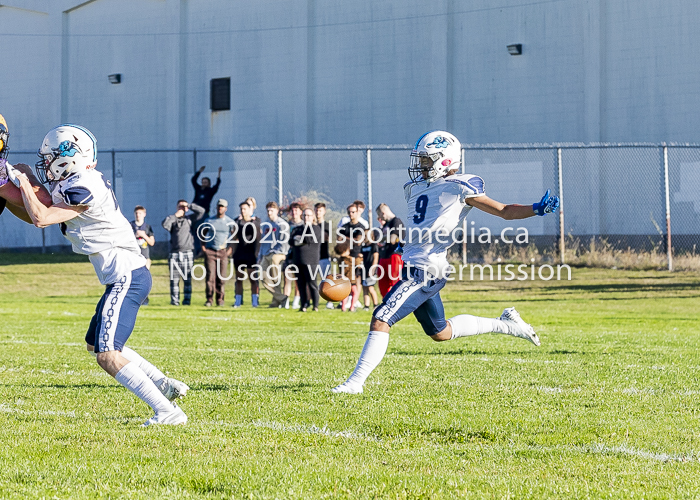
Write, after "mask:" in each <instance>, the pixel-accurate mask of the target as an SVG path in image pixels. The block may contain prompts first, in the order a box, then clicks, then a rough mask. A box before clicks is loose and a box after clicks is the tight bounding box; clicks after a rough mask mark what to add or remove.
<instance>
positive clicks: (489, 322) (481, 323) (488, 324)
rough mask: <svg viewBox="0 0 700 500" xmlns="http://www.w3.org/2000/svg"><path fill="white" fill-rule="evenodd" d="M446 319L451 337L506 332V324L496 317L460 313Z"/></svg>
mask: <svg viewBox="0 0 700 500" xmlns="http://www.w3.org/2000/svg"><path fill="white" fill-rule="evenodd" d="M447 321H449V322H450V324H451V325H452V339H456V338H457V337H468V336H470V335H481V334H482V333H508V326H507V325H506V324H505V323H504V322H503V321H501V320H500V319H498V318H496V319H492V318H480V317H479V316H472V315H471V314H460V315H459V316H455V317H454V318H450V319H448V320H447Z"/></svg>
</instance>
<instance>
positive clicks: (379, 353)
mask: <svg viewBox="0 0 700 500" xmlns="http://www.w3.org/2000/svg"><path fill="white" fill-rule="evenodd" d="M387 347H389V334H388V333H387V332H376V331H372V332H369V334H368V335H367V340H366V341H365V346H364V347H363V348H362V354H360V359H358V360H357V366H355V371H353V372H352V375H350V377H348V380H347V381H346V382H345V383H346V384H347V385H359V386H363V385H365V380H367V377H369V375H370V373H372V371H373V370H374V369H375V368H376V367H377V365H378V364H379V363H380V362H381V361H382V359H384V355H385V354H386V349H387Z"/></svg>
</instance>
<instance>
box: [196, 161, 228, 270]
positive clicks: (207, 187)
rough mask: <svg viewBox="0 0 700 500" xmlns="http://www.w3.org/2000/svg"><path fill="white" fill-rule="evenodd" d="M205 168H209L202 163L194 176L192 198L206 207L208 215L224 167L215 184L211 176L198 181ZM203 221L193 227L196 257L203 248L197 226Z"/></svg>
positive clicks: (207, 214) (206, 214)
mask: <svg viewBox="0 0 700 500" xmlns="http://www.w3.org/2000/svg"><path fill="white" fill-rule="evenodd" d="M205 168H207V167H206V165H202V166H201V167H200V169H199V170H197V172H196V173H195V174H194V175H193V176H192V187H193V188H194V199H193V200H192V204H195V203H196V204H197V205H199V206H200V207H202V208H204V211H205V216H207V217H208V216H209V214H210V213H211V202H212V200H213V199H214V196H215V195H216V193H217V192H218V191H219V186H220V185H221V170H222V167H219V172H218V175H217V177H216V184H214V186H212V185H211V179H210V178H209V177H202V183H201V184H199V183H198V182H197V181H198V179H199V176H200V175H201V174H202V172H204V169H205ZM202 222H203V220H201V221H199V222H198V223H197V224H195V225H194V226H193V227H192V234H193V235H194V255H195V257H197V256H198V255H199V253H200V252H201V250H202V242H201V241H200V240H199V238H197V236H196V234H197V228H198V227H199V224H201V223H202Z"/></svg>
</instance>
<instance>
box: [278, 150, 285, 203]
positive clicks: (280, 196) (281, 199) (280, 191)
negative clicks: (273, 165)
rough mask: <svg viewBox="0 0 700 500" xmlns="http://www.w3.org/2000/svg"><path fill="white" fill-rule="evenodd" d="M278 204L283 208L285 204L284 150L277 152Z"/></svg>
mask: <svg viewBox="0 0 700 500" xmlns="http://www.w3.org/2000/svg"><path fill="white" fill-rule="evenodd" d="M277 203H279V206H280V207H282V204H283V203H284V189H283V187H282V150H281V149H279V150H277Z"/></svg>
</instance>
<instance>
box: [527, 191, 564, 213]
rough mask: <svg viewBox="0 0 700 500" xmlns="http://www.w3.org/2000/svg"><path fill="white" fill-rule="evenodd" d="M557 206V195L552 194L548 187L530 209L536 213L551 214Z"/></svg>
mask: <svg viewBox="0 0 700 500" xmlns="http://www.w3.org/2000/svg"><path fill="white" fill-rule="evenodd" d="M557 208H559V197H558V196H556V195H554V196H552V195H551V194H550V190H549V189H548V190H547V192H546V193H545V194H544V196H543V197H542V199H541V200H540V201H539V203H533V204H532V210H533V211H534V212H535V213H536V214H537V215H544V214H553V213H554V212H556V211H557Z"/></svg>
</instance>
